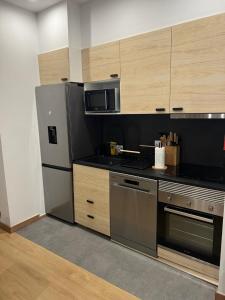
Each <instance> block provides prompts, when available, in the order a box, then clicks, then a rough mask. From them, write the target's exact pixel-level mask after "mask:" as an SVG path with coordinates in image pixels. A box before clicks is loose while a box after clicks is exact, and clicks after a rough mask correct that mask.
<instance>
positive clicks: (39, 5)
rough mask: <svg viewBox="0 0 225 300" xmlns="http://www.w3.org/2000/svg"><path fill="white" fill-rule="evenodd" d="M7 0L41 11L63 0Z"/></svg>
mask: <svg viewBox="0 0 225 300" xmlns="http://www.w3.org/2000/svg"><path fill="white" fill-rule="evenodd" d="M5 1H7V2H9V3H12V4H15V5H17V6H20V7H22V8H25V9H28V10H30V11H33V12H39V11H41V10H43V9H45V8H48V7H49V6H51V5H53V4H56V3H58V2H60V1H62V0H5ZM73 1H75V2H77V3H84V2H87V1H88V0H73Z"/></svg>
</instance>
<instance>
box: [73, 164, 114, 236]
mask: <svg viewBox="0 0 225 300" xmlns="http://www.w3.org/2000/svg"><path fill="white" fill-rule="evenodd" d="M74 197H75V203H74V207H75V219H76V222H77V223H80V224H82V225H84V226H87V227H89V228H92V229H94V230H96V231H99V232H101V233H104V234H106V235H109V234H110V225H109V224H110V212H109V171H107V170H102V169H97V168H92V167H87V166H81V165H74ZM88 215H90V216H93V217H94V218H93V219H91V218H90V217H88Z"/></svg>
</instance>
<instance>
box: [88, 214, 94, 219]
mask: <svg viewBox="0 0 225 300" xmlns="http://www.w3.org/2000/svg"><path fill="white" fill-rule="evenodd" d="M87 217H88V218H89V219H94V218H95V217H94V216H92V215H87Z"/></svg>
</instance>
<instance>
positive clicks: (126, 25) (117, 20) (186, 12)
mask: <svg viewBox="0 0 225 300" xmlns="http://www.w3.org/2000/svg"><path fill="white" fill-rule="evenodd" d="M224 11H225V0H197V1H196V0H188V1H187V0H113V1H107V0H92V1H91V2H90V3H86V4H83V5H82V9H81V28H82V47H83V48H85V47H89V46H95V45H98V44H101V43H105V42H109V41H113V40H118V39H121V38H124V37H127V36H131V35H135V34H139V33H142V32H147V31H151V30H155V29H158V28H161V27H167V26H171V25H174V24H177V23H182V22H184V21H188V20H191V19H197V18H200V17H204V16H208V15H212V14H216V13H220V12H224Z"/></svg>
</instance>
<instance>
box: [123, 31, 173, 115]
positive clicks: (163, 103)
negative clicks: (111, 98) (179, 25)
mask: <svg viewBox="0 0 225 300" xmlns="http://www.w3.org/2000/svg"><path fill="white" fill-rule="evenodd" d="M170 56H171V28H168V29H163V30H159V31H154V32H150V33H146V34H142V35H138V36H135V37H132V38H128V39H124V40H121V41H120V59H121V112H122V113H157V112H158V113H168V112H169V97H170V59H171V57H170Z"/></svg>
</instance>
